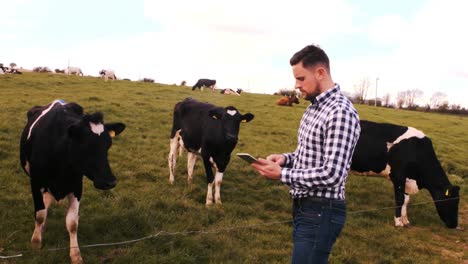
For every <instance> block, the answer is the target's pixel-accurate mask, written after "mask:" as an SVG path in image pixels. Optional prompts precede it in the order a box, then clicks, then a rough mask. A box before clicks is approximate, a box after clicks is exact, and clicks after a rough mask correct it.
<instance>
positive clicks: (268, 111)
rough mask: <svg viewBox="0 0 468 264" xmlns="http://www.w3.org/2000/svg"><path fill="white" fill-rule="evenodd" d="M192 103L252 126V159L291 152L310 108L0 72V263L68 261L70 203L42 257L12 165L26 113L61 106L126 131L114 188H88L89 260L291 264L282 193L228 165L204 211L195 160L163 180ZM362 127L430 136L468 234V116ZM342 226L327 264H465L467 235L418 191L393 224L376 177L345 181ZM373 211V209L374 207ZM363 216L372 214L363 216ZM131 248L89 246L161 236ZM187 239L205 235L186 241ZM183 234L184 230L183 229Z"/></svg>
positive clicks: (387, 193) (25, 192) (243, 145)
mask: <svg viewBox="0 0 468 264" xmlns="http://www.w3.org/2000/svg"><path fill="white" fill-rule="evenodd" d="M186 97H193V98H196V99H199V100H202V101H208V102H211V103H213V104H217V105H220V106H227V105H234V106H236V107H237V108H238V109H239V110H240V111H241V112H242V113H246V112H251V113H253V114H254V115H255V119H254V120H253V121H252V122H250V123H246V124H242V127H241V131H240V136H239V143H238V145H237V147H236V149H235V150H234V153H235V152H249V153H251V154H254V155H256V156H263V157H264V156H266V155H268V154H270V153H281V152H289V151H292V150H294V148H295V146H296V135H297V128H298V125H299V120H300V118H301V116H302V113H303V112H304V110H305V108H306V106H307V103H306V102H304V101H301V103H300V104H299V105H295V106H294V107H280V106H276V105H274V102H275V101H276V99H277V97H276V96H273V95H259V94H247V93H246V94H242V96H240V97H238V96H225V95H221V94H219V93H211V92H208V91H207V90H205V91H204V92H201V91H195V92H192V91H191V89H189V88H188V87H178V86H168V85H160V84H151V83H140V82H128V81H115V82H104V81H103V80H101V79H98V78H91V77H81V78H80V77H75V76H65V75H48V74H34V73H29V74H23V75H3V76H0V110H1V111H0V255H14V254H17V253H22V254H23V256H22V257H20V258H14V259H9V260H1V259H0V262H2V261H5V262H6V263H67V262H68V261H69V257H68V249H62V250H53V251H52V250H49V249H55V248H61V247H65V248H66V247H68V245H69V240H68V233H67V231H66V228H65V218H64V215H65V211H66V208H67V202H66V201H64V202H63V203H61V204H59V205H55V206H53V207H52V209H51V210H50V212H49V216H48V223H47V230H46V232H45V233H44V236H43V249H42V250H41V251H32V249H31V246H30V238H31V235H32V231H33V229H34V222H33V203H32V197H31V193H30V186H29V180H28V177H27V176H26V175H25V174H24V172H23V171H22V169H21V167H20V164H19V139H20V133H21V131H22V129H23V127H24V125H25V124H26V112H27V110H29V109H30V108H31V107H32V106H34V105H45V104H48V103H50V102H52V101H53V100H54V99H57V98H60V99H64V100H66V101H68V102H77V103H79V104H80V105H82V106H83V107H84V109H85V111H87V112H92V111H97V110H98V111H102V112H104V114H105V115H104V118H105V120H106V122H113V121H121V122H124V123H126V125H127V129H126V130H125V131H124V132H123V133H122V134H121V135H120V136H119V137H116V138H115V139H114V144H113V146H112V148H111V149H110V152H109V156H110V163H111V167H112V169H113V172H114V174H115V175H116V177H117V178H118V184H117V186H116V188H114V189H113V190H111V191H99V190H96V189H94V187H93V186H92V183H91V182H90V181H89V180H88V179H85V180H84V183H85V184H84V185H85V186H84V195H83V199H82V202H81V205H80V216H81V217H80V225H79V229H78V238H79V242H80V245H81V247H82V248H81V253H82V256H83V259H84V261H85V263H289V256H290V252H291V247H292V242H291V226H290V222H289V220H290V219H291V213H290V211H291V200H290V197H289V195H288V193H287V188H286V187H285V186H282V185H281V184H280V183H278V182H273V181H267V180H264V179H263V178H261V177H260V176H258V175H257V174H256V173H255V172H254V171H253V169H252V168H250V166H247V165H246V164H245V162H243V161H242V160H240V159H238V158H237V157H232V159H231V163H230V164H229V166H228V169H227V171H226V174H225V176H224V181H223V186H222V190H221V196H222V199H223V204H222V205H221V206H213V207H211V208H206V207H205V195H206V179H205V176H204V169H203V165H202V162H200V161H198V162H197V165H196V167H195V173H194V182H193V187H192V188H189V186H187V183H186V175H187V174H186V155H185V154H184V156H183V157H182V158H180V159H179V160H178V164H177V170H176V182H175V184H174V185H173V186H171V185H170V184H169V182H168V177H169V171H168V167H167V156H168V151H169V135H170V129H171V125H172V109H173V106H174V104H175V103H176V102H178V101H180V100H183V99H184V98H186ZM357 109H358V111H359V114H360V117H361V119H368V120H373V121H379V122H391V123H396V124H401V125H410V126H413V127H416V128H419V129H421V130H423V131H424V132H425V133H426V134H427V135H428V136H429V137H431V138H432V140H433V144H434V147H435V150H436V153H437V155H438V157H439V159H440V161H441V163H442V165H443V167H444V169H445V170H446V172H447V173H448V174H449V178H450V181H451V182H452V184H458V185H460V186H461V199H460V215H459V221H460V225H461V226H464V227H465V228H467V227H468V226H467V224H468V203H467V199H466V198H467V197H468V195H467V192H466V190H467V187H468V186H467V181H468V163H467V158H468V136H467V132H468V119H467V118H466V117H459V116H448V115H440V114H428V113H420V112H409V111H403V110H396V109H384V108H374V107H368V106H360V105H358V106H357ZM346 190H347V192H346V195H347V203H348V212H349V214H348V218H347V222H346V225H345V228H344V230H343V233H342V234H341V236H340V237H339V239H338V241H337V243H336V244H335V246H334V248H333V251H332V253H331V258H330V262H331V263H461V262H463V261H468V258H467V256H465V255H464V252H467V249H468V248H467V245H466V243H467V232H468V231H467V230H463V231H460V230H450V229H447V228H445V226H444V224H443V222H442V221H441V220H440V219H439V217H438V215H437V212H436V210H435V207H434V205H433V204H432V203H424V202H427V201H430V196H429V194H428V192H427V191H426V190H423V191H421V192H420V193H419V194H418V195H415V196H412V203H423V204H419V205H413V206H411V205H410V207H409V209H408V211H409V219H410V221H411V223H412V225H413V226H412V227H411V228H405V229H396V228H394V227H393V213H394V210H393V209H381V208H385V207H391V206H393V205H394V203H393V187H392V184H391V182H390V181H387V180H385V179H382V178H375V177H369V178H368V177H363V176H355V175H352V174H351V175H350V176H349V177H348V182H347V189H346ZM373 209H379V210H373ZM362 210H368V211H365V212H362ZM162 230H163V231H167V232H181V233H175V234H172V235H170V234H167V233H160V235H159V236H156V237H153V238H148V239H145V240H142V241H139V242H135V243H128V244H123V245H112V246H102V247H89V248H86V247H85V246H86V245H93V244H99V243H112V242H121V241H127V240H132V239H137V238H142V237H146V236H149V235H152V234H157V233H158V232H160V231H162ZM187 231H204V232H195V233H188V232H187ZM184 232H185V233H184Z"/></svg>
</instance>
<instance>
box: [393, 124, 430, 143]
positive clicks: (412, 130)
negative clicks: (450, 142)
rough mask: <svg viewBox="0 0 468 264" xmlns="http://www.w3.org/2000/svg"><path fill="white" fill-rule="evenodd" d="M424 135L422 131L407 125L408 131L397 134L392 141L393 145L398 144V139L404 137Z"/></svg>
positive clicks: (420, 136) (400, 139)
mask: <svg viewBox="0 0 468 264" xmlns="http://www.w3.org/2000/svg"><path fill="white" fill-rule="evenodd" d="M425 136H426V135H424V133H423V132H422V131H420V130H417V129H416V128H414V127H408V131H406V132H405V133H404V134H403V135H401V136H399V137H398V138H397V139H396V140H395V141H393V145H394V144H398V143H399V142H400V141H402V140H404V139H408V138H412V137H417V138H423V137H425Z"/></svg>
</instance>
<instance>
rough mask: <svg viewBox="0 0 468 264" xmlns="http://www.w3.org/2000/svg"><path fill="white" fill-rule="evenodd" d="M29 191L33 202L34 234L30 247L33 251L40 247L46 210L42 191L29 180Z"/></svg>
mask: <svg viewBox="0 0 468 264" xmlns="http://www.w3.org/2000/svg"><path fill="white" fill-rule="evenodd" d="M31 191H32V196H33V201H34V212H35V215H34V232H33V234H32V237H31V245H32V247H33V248H35V249H40V248H41V247H42V232H43V231H44V225H45V221H46V218H47V208H46V207H45V204H44V199H43V196H42V191H41V189H40V187H39V185H38V184H37V183H35V182H34V181H33V180H31Z"/></svg>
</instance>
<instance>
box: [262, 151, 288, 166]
mask: <svg viewBox="0 0 468 264" xmlns="http://www.w3.org/2000/svg"><path fill="white" fill-rule="evenodd" d="M266 159H267V160H269V161H273V162H274V163H276V164H278V165H280V166H283V165H284V162H285V161H286V158H285V157H284V156H283V155H281V154H271V155H270V156H268V157H267V158H266Z"/></svg>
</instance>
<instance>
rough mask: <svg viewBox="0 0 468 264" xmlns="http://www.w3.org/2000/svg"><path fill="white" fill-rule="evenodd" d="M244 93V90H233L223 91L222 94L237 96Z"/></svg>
mask: <svg viewBox="0 0 468 264" xmlns="http://www.w3.org/2000/svg"><path fill="white" fill-rule="evenodd" d="M241 93H242V89H237V91H234V90H233V89H222V90H221V94H235V95H239V96H240V94H241Z"/></svg>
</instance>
